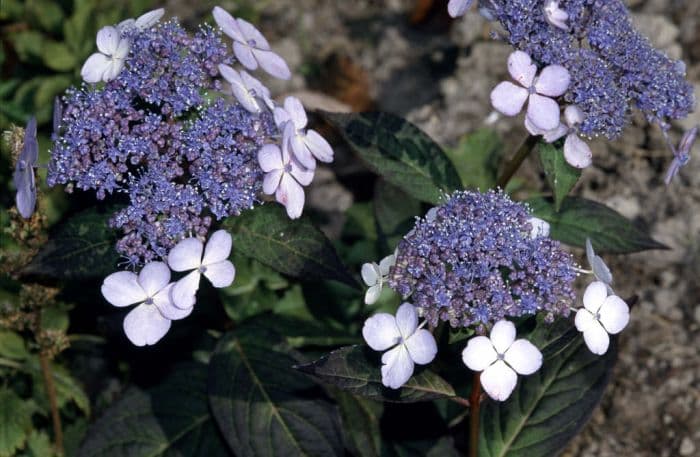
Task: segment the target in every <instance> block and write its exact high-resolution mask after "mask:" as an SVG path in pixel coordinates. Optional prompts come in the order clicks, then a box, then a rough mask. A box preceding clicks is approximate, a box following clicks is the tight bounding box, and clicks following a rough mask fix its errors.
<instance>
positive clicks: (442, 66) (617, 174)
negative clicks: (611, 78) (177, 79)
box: [170, 0, 700, 457]
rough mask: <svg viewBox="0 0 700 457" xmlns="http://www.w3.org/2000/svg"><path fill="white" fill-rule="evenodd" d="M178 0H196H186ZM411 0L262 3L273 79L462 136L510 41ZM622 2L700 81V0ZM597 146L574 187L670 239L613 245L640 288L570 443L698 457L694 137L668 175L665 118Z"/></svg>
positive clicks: (620, 275)
mask: <svg viewBox="0 0 700 457" xmlns="http://www.w3.org/2000/svg"><path fill="white" fill-rule="evenodd" d="M170 3H171V5H170V6H171V7H174V8H177V7H178V6H180V7H183V8H185V7H188V6H187V5H186V2H183V1H181V0H173V1H171V2H170ZM229 3H231V4H233V2H229ZM416 3H417V1H416V0H376V1H368V0H362V1H353V2H343V1H323V0H275V1H270V2H267V3H265V7H264V8H265V9H264V11H263V14H262V28H263V30H264V31H265V34H266V35H268V36H269V37H270V38H271V40H270V41H271V42H272V45H273V49H275V50H277V51H279V52H280V53H281V54H282V55H284V56H285V58H287V60H288V61H289V63H290V66H291V67H292V71H293V73H294V74H295V75H296V76H295V77H294V78H293V80H292V81H291V84H289V83H285V84H277V83H273V84H271V87H272V88H273V92H276V93H277V94H279V95H282V94H283V91H286V92H304V91H306V92H308V91H322V92H326V93H330V94H332V95H333V96H334V97H335V98H336V99H338V100H333V101H331V102H329V101H328V100H327V99H324V98H322V97H321V98H320V100H319V97H318V96H317V97H316V99H315V100H316V101H315V102H313V104H314V105H320V106H325V107H328V106H329V105H328V104H329V103H335V105H333V107H335V109H338V107H341V108H342V106H343V105H342V103H344V104H345V105H347V107H348V109H355V110H362V109H367V108H370V107H373V108H376V109H380V110H386V111H392V112H394V113H397V114H401V115H404V116H406V117H408V118H409V119H411V120H412V121H413V122H415V123H417V124H418V125H419V126H421V127H422V128H423V129H424V130H425V131H427V132H428V133H429V134H430V135H431V136H432V137H433V138H435V139H436V140H438V141H439V142H441V143H443V144H445V145H453V144H455V143H456V142H457V140H458V139H459V137H460V136H461V135H463V134H464V133H466V132H468V131H470V130H473V129H475V128H477V127H479V126H480V125H482V124H483V123H484V122H485V117H486V116H487V115H488V114H489V113H490V111H491V110H490V107H489V103H488V94H489V92H490V90H491V88H492V87H493V86H494V85H495V84H496V83H497V82H498V81H500V80H501V79H503V78H504V77H505V76H506V70H505V61H506V58H507V56H508V54H509V52H510V48H509V47H508V46H506V45H504V44H502V43H498V42H495V41H492V40H490V39H489V37H488V26H487V24H486V23H485V22H484V21H483V20H482V19H481V18H480V17H478V16H477V15H475V14H470V15H469V16H467V17H465V18H462V19H461V20H459V21H456V22H454V23H453V24H452V25H451V27H450V22H449V20H448V18H447V17H446V14H445V13H444V12H443V9H439V10H438V11H435V12H433V14H430V15H428V19H427V20H424V21H422V22H421V23H420V24H417V25H416V24H411V20H410V17H411V13H412V12H414V11H415V10H414V6H415V4H416ZM628 3H629V4H630V5H631V7H632V8H633V11H634V15H635V21H636V23H637V25H638V27H639V28H640V29H642V30H643V31H644V33H645V34H646V35H647V36H649V37H651V38H652V41H653V42H654V44H655V45H656V46H657V47H659V48H662V49H664V50H665V51H666V52H667V53H668V54H669V55H671V56H673V57H682V58H683V59H684V60H685V61H686V63H687V66H688V75H689V78H690V79H691V81H693V83H694V84H695V86H696V93H697V94H700V2H699V1H697V0H647V1H645V0H636V1H635V0H632V1H630V2H628ZM223 6H227V5H226V2H224V4H223ZM188 8H191V7H188ZM206 9H207V8H203V10H206ZM171 11H172V9H171ZM448 28H449V33H448V32H447V30H448ZM306 96H307V97H308V93H307V94H306ZM309 100H310V99H309V98H306V102H307V104H311V103H312V102H310V101H309ZM339 102H340V104H338V103H339ZM698 123H700V115H699V114H698V113H697V112H696V113H694V114H693V115H691V118H690V119H687V120H685V121H683V122H679V123H678V125H677V126H676V127H677V128H676V129H675V131H674V135H675V136H676V137H678V136H679V135H680V132H681V130H682V128H688V127H690V126H691V125H694V124H698ZM495 125H496V128H498V129H499V130H501V131H503V132H508V135H507V142H510V143H511V144H510V145H511V146H512V145H514V144H515V143H518V142H519V141H521V139H522V138H523V137H524V135H525V131H524V129H523V127H522V125H521V119H517V120H510V119H501V120H499V121H498V122H497V123H496V124H495ZM592 148H593V151H594V165H593V166H592V167H590V168H588V169H586V170H585V172H584V173H583V178H582V179H581V181H580V182H579V184H578V185H577V187H576V189H575V191H574V192H575V194H577V195H581V196H585V197H587V198H591V199H594V200H597V201H600V202H603V203H605V204H607V205H609V206H611V207H613V208H615V209H616V210H618V211H619V212H621V213H622V214H624V215H625V216H627V217H629V218H631V219H633V220H635V221H637V222H639V223H641V224H645V225H646V226H647V227H649V228H650V230H651V233H652V234H653V235H654V237H655V238H656V239H657V240H659V241H661V242H663V243H665V244H666V245H668V246H669V247H670V248H671V249H670V250H668V251H649V252H644V253H640V254H634V255H628V256H618V257H615V258H612V257H609V258H606V261H608V263H609V265H610V266H611V268H612V270H613V272H616V275H615V280H616V291H617V292H618V294H619V295H622V296H630V295H633V294H636V295H638V296H639V303H638V305H637V306H636V307H635V309H634V311H633V313H632V320H631V323H630V326H629V328H628V329H627V330H625V332H624V333H623V334H622V337H621V351H620V361H619V363H618V365H617V368H616V374H615V377H614V380H613V383H612V385H611V386H610V387H609V388H608V390H607V392H606V394H605V397H604V399H603V402H602V405H601V407H599V408H598V409H597V410H596V412H595V413H594V415H593V418H592V420H591V421H590V422H589V424H588V425H587V426H586V427H585V429H584V430H583V432H582V433H581V434H580V435H579V436H578V437H577V438H576V439H575V440H574V441H573V442H572V443H571V444H570V445H569V448H568V450H567V451H565V453H564V455H565V456H566V457H574V456H576V457H584V456H586V457H587V456H599V457H606V456H642V457H643V456H655V457H656V456H677V455H680V456H700V414H699V413H698V411H700V353H699V350H698V348H699V347H700V345H699V344H698V343H699V339H698V335H699V333H700V277H699V275H698V271H700V147H699V145H696V146H695V150H694V152H693V154H694V156H695V157H694V160H691V161H690V163H689V165H688V166H687V167H685V168H684V169H683V171H682V172H681V177H680V179H677V180H676V181H675V182H674V183H673V185H672V186H670V187H669V188H666V187H665V186H664V184H663V174H664V171H665V168H666V166H667V165H668V163H669V162H670V158H671V157H670V152H669V151H668V150H667V149H666V148H665V146H664V144H663V141H662V138H661V136H660V134H659V131H658V129H655V128H650V127H649V126H647V125H646V124H645V123H643V122H641V121H640V120H638V119H635V123H634V125H633V126H632V127H630V128H628V129H627V131H626V133H625V135H624V137H623V138H621V139H620V140H618V141H616V142H613V143H610V142H605V141H595V142H594V143H593V145H592ZM341 159H342V158H341ZM345 166H346V167H352V165H351V164H347V165H345ZM537 173H538V171H537V165H536V164H535V163H534V161H533V163H527V164H526V166H525V169H524V170H522V171H521V174H520V176H521V177H522V179H523V181H524V182H525V183H526V184H527V185H530V186H533V185H539V184H537V183H538V182H540V181H541V179H539V178H537V176H536V175H537ZM326 175H328V176H325V177H324V180H323V181H324V182H332V181H333V176H332V174H328V173H326ZM528 177H532V178H535V179H533V180H531V181H530V180H528ZM528 183H530V184H528ZM313 192H314V191H312V194H313ZM315 192H316V193H317V194H320V195H323V192H320V191H318V190H317V191H315ZM333 192H335V193H336V194H335V195H338V196H339V197H337V198H336V197H334V198H333V199H334V200H337V201H339V202H341V203H340V205H341V206H343V208H340V207H339V208H338V210H339V211H342V210H343V209H344V208H347V206H349V204H350V200H349V199H351V198H352V197H351V195H350V194H349V193H348V192H347V191H346V190H343V189H342V188H338V187H337V186H336V188H335V189H334V191H333ZM310 200H311V204H312V205H313V204H314V203H313V202H314V200H316V201H318V202H323V201H324V198H323V197H322V196H321V197H320V198H314V197H313V195H312V196H311V197H310ZM326 201H327V200H326Z"/></svg>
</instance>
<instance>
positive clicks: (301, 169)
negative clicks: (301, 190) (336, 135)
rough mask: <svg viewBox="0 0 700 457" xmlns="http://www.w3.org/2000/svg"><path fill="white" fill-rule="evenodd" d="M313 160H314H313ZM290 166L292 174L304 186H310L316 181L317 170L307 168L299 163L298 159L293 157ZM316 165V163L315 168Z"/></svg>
mask: <svg viewBox="0 0 700 457" xmlns="http://www.w3.org/2000/svg"><path fill="white" fill-rule="evenodd" d="M312 160H313V159H312ZM289 164H290V165H291V167H292V170H291V171H290V174H291V175H292V176H293V177H294V179H296V180H297V182H298V183H299V184H301V185H302V186H308V185H309V184H311V181H313V179H314V173H315V172H316V170H315V168H306V167H305V166H303V165H302V164H301V163H299V162H298V161H297V160H296V158H294V157H292V158H291V160H290V162H289ZM315 165H316V163H315V162H314V167H315Z"/></svg>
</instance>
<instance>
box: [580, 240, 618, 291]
mask: <svg viewBox="0 0 700 457" xmlns="http://www.w3.org/2000/svg"><path fill="white" fill-rule="evenodd" d="M586 258H587V259H588V265H589V266H590V267H591V270H592V271H593V276H595V278H596V279H597V280H598V281H600V282H602V283H604V284H605V285H606V286H608V292H610V293H612V287H611V286H612V283H613V276H612V273H611V272H610V268H608V266H607V265H606V264H605V262H604V261H603V259H602V258H601V257H600V256H599V255H596V253H595V251H594V250H593V245H592V244H591V240H590V239H589V238H586Z"/></svg>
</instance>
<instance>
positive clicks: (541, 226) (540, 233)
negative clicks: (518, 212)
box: [527, 217, 550, 240]
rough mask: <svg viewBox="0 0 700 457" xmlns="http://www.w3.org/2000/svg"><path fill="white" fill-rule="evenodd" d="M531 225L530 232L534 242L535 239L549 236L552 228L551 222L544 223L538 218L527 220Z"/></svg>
mask: <svg viewBox="0 0 700 457" xmlns="http://www.w3.org/2000/svg"><path fill="white" fill-rule="evenodd" d="M527 221H528V222H529V223H530V226H531V227H532V229H531V230H530V238H532V239H533V240H534V239H535V238H540V237H546V236H549V231H550V226H549V222H547V221H543V220H542V219H540V218H538V217H531V218H529V219H528V220H527Z"/></svg>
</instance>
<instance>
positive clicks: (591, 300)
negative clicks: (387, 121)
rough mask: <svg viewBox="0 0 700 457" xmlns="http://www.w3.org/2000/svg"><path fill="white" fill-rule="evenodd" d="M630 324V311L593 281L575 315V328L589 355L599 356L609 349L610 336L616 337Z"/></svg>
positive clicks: (601, 284) (600, 283) (606, 288)
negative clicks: (581, 336)
mask: <svg viewBox="0 0 700 457" xmlns="http://www.w3.org/2000/svg"><path fill="white" fill-rule="evenodd" d="M629 320H630V309H629V307H628V306H627V303H625V302H624V301H623V300H622V299H621V298H620V297H618V296H617V295H608V287H607V286H606V284H605V283H603V282H602V281H594V282H592V283H591V284H589V286H588V287H587V288H586V291H585V292H584V293H583V308H581V309H579V310H578V311H577V312H576V319H575V321H574V322H575V324H576V328H577V329H578V331H580V332H582V333H583V339H584V341H585V342H586V346H588V349H590V350H591V352H592V353H594V354H598V355H602V354H605V352H606V351H607V350H608V346H609V345H610V337H609V336H608V334H610V335H615V334H617V333H620V332H621V331H622V329H624V328H625V327H626V326H627V323H628V322H629Z"/></svg>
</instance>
